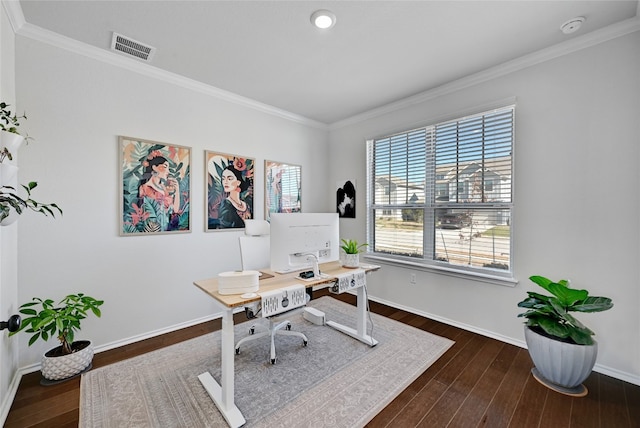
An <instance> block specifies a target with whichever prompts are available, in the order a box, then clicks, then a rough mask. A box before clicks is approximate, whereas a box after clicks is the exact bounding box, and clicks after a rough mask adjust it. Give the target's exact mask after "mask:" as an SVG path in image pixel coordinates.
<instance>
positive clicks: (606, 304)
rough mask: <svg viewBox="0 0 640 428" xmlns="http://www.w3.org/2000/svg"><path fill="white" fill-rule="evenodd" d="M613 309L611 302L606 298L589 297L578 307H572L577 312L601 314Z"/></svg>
mask: <svg viewBox="0 0 640 428" xmlns="http://www.w3.org/2000/svg"><path fill="white" fill-rule="evenodd" d="M612 307H613V302H612V301H611V299H609V298H608V297H597V296H591V297H587V298H586V299H584V301H583V302H581V303H580V304H578V305H574V306H573V308H572V309H573V310H574V311H577V312H602V311H606V310H607V309H611V308H612Z"/></svg>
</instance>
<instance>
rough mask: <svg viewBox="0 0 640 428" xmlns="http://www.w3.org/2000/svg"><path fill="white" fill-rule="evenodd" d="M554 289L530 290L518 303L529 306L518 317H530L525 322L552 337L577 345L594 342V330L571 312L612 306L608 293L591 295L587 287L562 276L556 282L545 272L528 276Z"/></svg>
mask: <svg viewBox="0 0 640 428" xmlns="http://www.w3.org/2000/svg"><path fill="white" fill-rule="evenodd" d="M529 279H530V280H531V281H533V282H534V283H536V284H538V285H539V286H540V287H542V288H544V289H545V290H547V291H548V292H549V293H551V294H552V295H551V296H547V295H543V294H539V293H536V292H533V291H528V292H527V294H528V297H527V298H526V299H524V300H523V301H521V302H520V303H518V307H520V308H526V309H528V310H527V312H524V313H521V314H519V315H518V317H525V318H526V319H527V321H526V325H527V326H529V327H531V328H533V329H534V330H536V331H537V332H539V333H541V334H544V335H546V336H549V337H551V338H553V339H556V340H560V341H564V342H569V343H575V344H578V345H591V344H593V338H592V337H591V336H593V335H594V332H593V331H591V330H590V329H589V328H587V327H586V326H585V325H583V324H582V323H581V322H580V321H578V320H577V319H576V318H575V317H573V316H572V315H571V314H570V313H569V312H602V311H606V310H607V309H611V308H612V307H613V302H612V301H611V299H609V298H608V297H598V296H589V292H588V291H587V290H576V289H573V288H570V287H569V285H570V282H569V281H568V280H565V279H562V280H560V281H558V282H553V281H551V280H549V279H547V278H545V277H543V276H535V275H534V276H532V277H530V278H529Z"/></svg>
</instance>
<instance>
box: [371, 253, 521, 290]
mask: <svg viewBox="0 0 640 428" xmlns="http://www.w3.org/2000/svg"><path fill="white" fill-rule="evenodd" d="M362 257H363V258H365V259H367V260H372V261H375V262H376V263H382V264H387V265H391V266H396V267H402V268H411V269H417V270H421V271H424V272H430V273H435V274H439V275H447V276H453V277H456V278H462V279H466V280H470V281H479V282H485V283H489V284H495V285H501V286H506V287H515V286H516V284H517V283H518V282H519V281H518V280H517V279H516V278H514V277H512V276H499V275H491V274H485V273H477V272H466V271H463V270H458V269H453V268H447V267H444V266H433V265H425V264H422V263H416V262H411V261H407V260H398V259H395V258H390V257H384V256H378V255H366V254H362Z"/></svg>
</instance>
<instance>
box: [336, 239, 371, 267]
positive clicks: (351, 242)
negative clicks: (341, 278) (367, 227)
mask: <svg viewBox="0 0 640 428" xmlns="http://www.w3.org/2000/svg"><path fill="white" fill-rule="evenodd" d="M366 246H367V244H358V241H356V240H355V239H343V240H342V245H341V246H340V248H342V251H344V254H345V258H344V262H343V263H342V266H344V267H346V268H357V267H360V252H361V251H362V249H363V248H364V247H366Z"/></svg>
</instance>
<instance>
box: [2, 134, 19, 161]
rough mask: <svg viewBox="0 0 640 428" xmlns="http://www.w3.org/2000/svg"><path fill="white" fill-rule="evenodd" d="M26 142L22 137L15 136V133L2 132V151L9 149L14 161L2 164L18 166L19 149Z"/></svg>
mask: <svg viewBox="0 0 640 428" xmlns="http://www.w3.org/2000/svg"><path fill="white" fill-rule="evenodd" d="M23 142H24V137H23V136H22V135H18V134H14V133H13V132H7V131H0V150H2V149H3V148H5V147H6V148H7V149H8V150H9V152H10V153H11V156H12V157H13V160H9V159H5V160H4V161H3V162H2V163H5V164H9V165H17V164H18V149H19V148H20V146H21V145H22V143H23Z"/></svg>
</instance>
